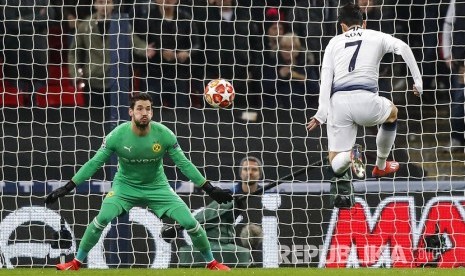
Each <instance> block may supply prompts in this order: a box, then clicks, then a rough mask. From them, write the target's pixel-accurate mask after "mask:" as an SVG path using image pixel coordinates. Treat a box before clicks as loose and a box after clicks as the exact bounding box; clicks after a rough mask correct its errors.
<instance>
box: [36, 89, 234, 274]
mask: <svg viewBox="0 0 465 276" xmlns="http://www.w3.org/2000/svg"><path fill="white" fill-rule="evenodd" d="M129 115H130V116H131V118H132V119H131V122H127V123H123V124H121V125H119V126H118V127H116V128H115V129H114V130H113V131H111V132H110V133H109V134H108V135H107V136H106V138H105V140H104V142H103V144H102V147H101V148H100V149H99V150H98V151H97V153H96V154H95V156H94V157H93V158H92V159H90V160H89V161H88V162H86V164H84V166H83V167H82V168H81V169H80V170H79V171H78V172H77V173H76V175H75V176H74V177H73V178H72V180H71V181H69V182H68V183H67V184H66V185H65V186H63V187H60V188H58V189H56V190H54V191H53V192H52V193H50V194H49V195H48V196H47V198H46V200H45V202H46V204H52V203H54V202H56V201H57V200H58V199H59V198H60V197H63V196H65V195H67V194H68V193H70V192H71V191H72V190H74V188H76V186H77V185H79V184H80V183H82V182H84V181H85V180H87V179H89V178H90V177H91V176H92V175H93V174H94V173H95V172H96V171H97V170H98V169H99V168H100V167H102V166H103V164H104V163H105V162H106V161H107V160H108V159H110V156H111V155H112V153H116V155H117V156H118V165H119V166H118V172H117V173H116V175H115V177H114V180H113V186H112V189H111V191H110V192H109V193H108V194H107V196H106V197H105V199H104V200H103V203H102V207H101V209H100V212H99V214H98V215H97V216H96V217H95V218H94V220H93V221H92V222H91V223H90V224H89V226H88V227H87V229H86V231H85V233H84V237H83V238H82V240H81V243H80V245H79V249H78V252H77V255H76V256H75V258H74V260H72V261H70V262H67V263H64V264H58V265H57V266H56V267H57V269H58V270H78V269H79V268H80V267H81V265H82V263H83V262H84V260H85V259H86V257H87V255H88V254H89V252H90V250H91V249H92V247H94V246H95V244H96V243H97V242H98V240H99V239H100V236H101V234H102V231H103V229H104V228H105V227H106V226H107V224H108V223H110V222H111V221H112V220H113V219H114V218H116V217H117V216H119V215H121V214H123V213H125V212H128V211H129V210H130V209H131V208H132V207H134V206H143V207H144V206H145V207H148V208H150V209H151V210H152V211H153V212H154V213H155V215H157V216H158V217H162V216H167V217H169V218H171V219H173V220H175V221H177V222H178V223H179V225H181V226H182V227H184V228H185V229H187V232H188V233H189V236H190V237H191V239H192V243H193V244H194V246H195V247H196V249H197V250H199V251H200V253H201V255H202V257H203V259H204V260H205V261H206V262H207V268H208V269H211V270H230V269H229V267H227V266H225V265H223V264H221V263H219V262H217V261H216V260H215V259H214V258H213V254H212V251H211V248H210V243H209V241H208V239H207V236H206V234H205V230H204V229H203V228H202V227H201V226H200V224H199V222H198V221H197V220H196V219H195V218H194V217H193V215H192V213H191V212H190V210H189V208H188V207H187V205H186V204H185V203H184V201H182V200H181V198H180V197H179V196H178V195H177V194H176V193H175V192H174V191H173V190H172V189H171V187H170V186H169V184H168V180H167V178H166V175H165V174H164V172H163V163H162V160H163V156H164V155H165V153H168V155H169V156H170V157H171V159H172V160H173V161H174V162H175V164H176V165H177V166H178V167H179V168H180V170H181V171H182V173H183V174H184V175H186V176H187V177H188V178H189V179H190V180H191V181H192V182H194V183H195V184H196V185H197V186H199V187H201V188H202V189H203V190H204V191H205V192H206V193H207V194H208V195H209V196H210V197H211V198H212V199H213V200H215V201H217V202H218V203H227V202H230V201H232V199H233V198H232V195H231V192H230V191H229V190H226V189H220V188H218V187H214V186H212V185H211V184H210V183H209V182H208V181H207V180H206V179H205V178H204V177H203V176H202V174H201V173H200V172H199V171H198V169H197V168H196V167H195V166H194V165H193V164H192V162H191V161H189V160H188V159H187V158H186V156H185V155H184V152H183V151H182V150H181V148H180V147H179V145H178V143H177V141H176V137H175V135H174V134H173V132H171V131H170V130H169V129H168V128H167V127H165V126H164V125H162V124H160V123H155V122H152V121H151V119H152V99H151V97H150V96H149V95H148V94H146V93H140V94H138V95H136V96H134V97H133V98H132V99H131V104H130V108H129Z"/></svg>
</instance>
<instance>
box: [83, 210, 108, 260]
mask: <svg viewBox="0 0 465 276" xmlns="http://www.w3.org/2000/svg"><path fill="white" fill-rule="evenodd" d="M101 226H103V225H101ZM104 228H105V227H97V225H96V219H94V220H93V221H92V222H91V223H90V224H89V226H87V229H86V232H85V233H84V236H83V237H82V240H81V244H79V250H78V253H77V255H76V259H78V260H79V261H80V262H83V261H84V259H85V258H86V257H87V254H89V251H90V250H91V249H92V247H94V245H96V244H97V242H98V240H99V239H100V236H101V235H102V231H103V229H104Z"/></svg>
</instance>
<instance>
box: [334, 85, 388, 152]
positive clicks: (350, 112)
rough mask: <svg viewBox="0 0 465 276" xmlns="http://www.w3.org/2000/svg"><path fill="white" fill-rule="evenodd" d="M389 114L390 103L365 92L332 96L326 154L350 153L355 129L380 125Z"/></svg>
mask: <svg viewBox="0 0 465 276" xmlns="http://www.w3.org/2000/svg"><path fill="white" fill-rule="evenodd" d="M391 110H392V105H391V101H390V100H388V99H386V98H384V97H380V96H378V94H377V93H373V92H369V91H364V90H354V91H339V92H337V93H335V94H334V95H333V96H332V97H331V100H330V107H329V111H328V127H327V132H328V150H329V151H335V152H342V151H349V150H351V149H352V147H353V146H354V144H355V139H356V138H357V126H358V125H361V126H375V125H380V124H382V123H384V122H385V121H386V120H387V118H388V117H389V115H390V114H391Z"/></svg>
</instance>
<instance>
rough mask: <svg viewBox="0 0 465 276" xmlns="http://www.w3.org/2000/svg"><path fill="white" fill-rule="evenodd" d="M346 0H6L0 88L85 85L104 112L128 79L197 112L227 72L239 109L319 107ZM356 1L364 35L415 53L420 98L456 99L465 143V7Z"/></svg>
mask: <svg viewBox="0 0 465 276" xmlns="http://www.w3.org/2000/svg"><path fill="white" fill-rule="evenodd" d="M347 1H349V0H134V1H130V0H126V1H125V0H121V2H120V1H119V0H70V1H54V0H52V1H46V0H0V9H1V12H0V17H1V18H0V22H3V23H2V24H0V35H1V38H2V39H1V41H2V43H1V44H0V47H1V53H0V60H1V62H2V64H3V67H2V71H1V74H2V79H3V85H2V89H3V90H5V87H6V86H8V87H15V88H16V89H18V91H20V92H21V93H23V94H24V95H29V97H26V98H25V101H24V104H25V105H33V102H34V97H33V94H34V92H35V91H38V90H40V89H41V88H42V89H43V87H47V86H50V85H51V83H52V81H51V80H53V79H55V77H56V76H58V78H69V83H68V84H66V85H67V86H74V87H75V86H76V83H77V82H78V81H82V82H83V83H84V84H83V85H82V87H83V89H84V90H85V92H86V93H85V95H86V100H85V105H90V106H96V107H103V106H106V105H108V104H109V99H108V94H109V93H107V92H110V91H120V90H122V88H121V87H123V85H122V84H121V83H119V82H115V79H116V77H121V78H127V79H128V80H130V84H129V86H128V88H125V89H127V90H129V91H148V92H150V93H152V96H153V98H154V99H155V105H159V106H166V107H176V108H178V107H202V106H203V105H204V102H203V100H202V93H203V89H204V87H205V84H206V83H207V82H208V81H209V80H211V79H215V78H220V77H221V78H225V79H227V80H230V81H231V82H232V83H233V85H234V87H235V90H236V93H237V96H236V100H235V106H236V107H250V108H283V109H290V108H292V109H307V108H315V107H316V106H317V102H318V93H319V66H320V63H321V60H322V56H323V54H324V53H323V50H324V49H325V47H326V45H327V43H328V41H329V40H330V39H331V38H332V37H333V36H334V35H336V34H338V33H340V32H341V30H340V27H339V26H338V24H337V7H338V6H339V5H341V4H344V3H345V2H347ZM357 3H358V4H359V5H360V6H361V7H362V8H363V9H364V10H365V11H366V19H367V28H370V29H374V30H380V31H383V32H385V33H388V34H392V35H393V36H395V37H398V38H400V39H402V40H404V41H405V42H407V43H408V44H409V45H410V47H411V48H412V49H413V51H414V53H415V55H416V58H417V61H419V63H420V66H421V67H420V68H421V70H422V73H423V76H424V86H425V87H424V89H425V96H424V101H425V102H429V103H434V102H435V101H436V100H437V97H438V95H436V94H437V93H436V92H437V91H438V89H447V90H448V91H450V92H451V93H450V95H451V101H452V104H451V116H452V128H453V135H452V141H451V143H455V144H457V145H462V146H463V144H464V138H463V125H464V121H463V117H464V115H463V110H464V106H463V104H464V96H463V87H464V81H463V71H464V66H463V64H464V63H463V60H464V56H465V54H464V50H463V49H464V48H465V47H464V45H465V43H464V41H465V38H463V37H464V36H465V34H464V33H465V31H464V30H465V23H464V22H465V16H464V15H463V13H465V7H464V8H463V9H461V8H460V5H464V4H463V3H461V1H457V3H455V1H454V0H452V1H441V0H429V1H426V0H408V1H404V3H402V4H400V3H398V1H395V0H358V1H357ZM393 59H394V60H399V62H398V63H397V62H394V65H392V63H391V61H392V60H393ZM385 60H386V63H384V64H382V66H381V68H380V82H379V89H380V92H390V91H392V90H402V89H403V90H405V88H402V85H401V84H399V83H397V82H396V81H395V79H394V78H393V76H405V75H406V67H405V65H403V63H402V62H400V61H401V59H399V58H398V57H395V56H391V55H389V56H386V57H385ZM118 63H122V64H124V65H125V66H120V65H115V64H118ZM55 72H59V73H58V75H56V73H55ZM53 74H55V75H53ZM115 83H116V84H115ZM54 85H55V86H57V84H56V83H55V84H54ZM115 85H116V86H117V87H118V88H119V89H114V88H111V86H115ZM58 86H60V87H63V86H64V85H63V82H58ZM447 97H448V95H447Z"/></svg>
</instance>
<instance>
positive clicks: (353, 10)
mask: <svg viewBox="0 0 465 276" xmlns="http://www.w3.org/2000/svg"><path fill="white" fill-rule="evenodd" d="M337 22H338V23H339V24H341V23H344V24H346V25H347V26H349V27H350V26H354V25H362V24H363V13H362V10H361V9H360V6H359V5H357V4H354V3H347V4H345V5H344V6H341V7H340V8H339V11H338V15H337Z"/></svg>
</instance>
